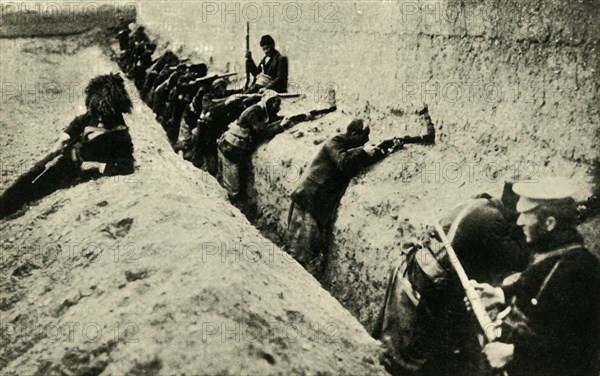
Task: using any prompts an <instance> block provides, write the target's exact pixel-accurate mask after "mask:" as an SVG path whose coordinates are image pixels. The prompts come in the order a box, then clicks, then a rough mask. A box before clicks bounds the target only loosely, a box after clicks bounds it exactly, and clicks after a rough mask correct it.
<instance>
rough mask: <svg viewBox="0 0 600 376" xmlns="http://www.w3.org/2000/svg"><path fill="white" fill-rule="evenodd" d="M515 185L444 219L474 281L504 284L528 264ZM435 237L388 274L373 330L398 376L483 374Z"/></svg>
mask: <svg viewBox="0 0 600 376" xmlns="http://www.w3.org/2000/svg"><path fill="white" fill-rule="evenodd" d="M511 187H512V184H511V183H505V189H504V193H503V196H502V199H501V200H498V199H493V198H492V197H491V196H490V195H487V194H482V195H479V196H477V197H476V198H473V199H469V200H466V201H464V202H462V203H461V204H459V205H458V206H456V207H455V208H454V209H453V210H452V211H451V212H450V213H449V215H448V216H446V217H445V218H444V219H443V220H442V221H441V222H442V226H443V227H444V228H445V230H446V231H447V230H448V229H449V228H451V227H452V226H453V225H454V227H455V228H456V230H455V231H454V236H453V239H452V246H453V248H454V249H455V251H456V253H457V255H458V258H459V260H460V262H461V264H462V265H463V266H464V268H465V271H466V272H467V274H468V275H469V276H470V277H472V278H476V279H479V280H481V281H486V282H489V283H493V284H499V283H500V281H502V279H503V278H504V277H506V276H507V275H508V274H509V273H511V272H515V271H520V270H522V269H524V267H525V265H526V263H527V258H528V252H527V250H526V248H525V244H524V239H522V236H520V235H519V234H518V233H516V232H515V231H514V227H515V226H516V223H515V219H516V218H515V216H514V214H513V212H514V211H515V209H514V202H515V200H514V199H513V194H511V193H512V191H511V190H510V188H511ZM455 222H456V223H455ZM521 235H522V234H521ZM431 238H432V239H431V240H430V241H429V242H426V243H424V244H408V246H407V247H405V249H404V250H403V255H404V257H403V259H402V264H401V265H400V266H398V267H396V268H394V269H393V270H392V272H391V273H390V277H389V280H388V287H387V290H386V296H385V300H384V306H383V309H382V310H381V312H380V315H379V318H378V321H377V323H376V325H375V329H374V333H373V336H374V337H375V338H376V339H380V340H381V341H382V342H383V343H384V345H385V346H386V348H387V351H386V353H385V356H384V358H383V363H384V365H385V366H386V368H387V369H388V371H390V373H392V374H393V375H405V374H411V375H420V376H425V375H432V376H433V375H439V374H448V375H478V374H485V373H487V369H486V367H483V366H482V365H481V364H480V362H479V360H480V359H481V357H480V355H481V354H480V352H481V347H480V345H479V343H478V341H477V334H478V331H477V328H476V327H474V326H473V325H471V324H470V323H471V317H470V316H471V314H470V313H469V312H467V310H466V309H465V307H464V304H463V297H464V291H463V290H462V288H461V286H460V284H459V282H458V280H457V279H456V278H455V276H456V274H455V272H454V270H452V267H451V265H450V264H449V262H451V261H450V260H449V259H448V256H447V254H446V252H445V249H444V247H443V246H442V245H441V243H439V240H438V239H437V238H438V237H437V234H433V235H432V236H431ZM407 286H409V287H408V288H407ZM481 360H483V359H481Z"/></svg>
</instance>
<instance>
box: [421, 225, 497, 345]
mask: <svg viewBox="0 0 600 376" xmlns="http://www.w3.org/2000/svg"><path fill="white" fill-rule="evenodd" d="M433 224H434V226H435V230H436V231H437V233H438V234H439V236H440V239H441V240H442V242H443V244H444V247H445V248H446V251H447V252H448V258H449V260H450V264H451V265H452V267H453V268H454V270H455V271H456V274H457V275H458V279H459V280H460V283H461V285H462V287H463V289H464V290H465V294H466V296H467V299H469V303H470V304H471V309H472V310H473V314H474V315H475V318H476V319H477V322H478V323H479V326H480V327H481V329H482V330H483V334H484V335H485V337H486V339H487V340H488V342H494V341H495V340H496V339H498V336H497V335H496V327H495V326H494V324H493V323H492V320H491V319H490V316H489V315H488V313H487V311H486V310H485V308H484V307H483V304H482V303H481V297H480V296H479V294H478V293H477V291H475V288H474V287H473V286H471V282H469V277H468V276H467V273H466V272H465V269H464V268H463V266H462V264H461V263H460V260H459V259H458V256H457V255H456V252H455V251H454V248H453V247H452V244H451V242H450V240H449V239H448V237H447V236H446V233H445V232H444V229H443V228H442V226H440V224H439V222H438V221H437V220H435V219H433Z"/></svg>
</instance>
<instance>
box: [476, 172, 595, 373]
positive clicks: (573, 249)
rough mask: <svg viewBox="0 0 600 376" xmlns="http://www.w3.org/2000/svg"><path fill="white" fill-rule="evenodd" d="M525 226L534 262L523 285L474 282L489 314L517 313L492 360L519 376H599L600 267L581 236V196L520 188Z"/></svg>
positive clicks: (489, 351) (540, 185)
mask: <svg viewBox="0 0 600 376" xmlns="http://www.w3.org/2000/svg"><path fill="white" fill-rule="evenodd" d="M514 191H515V193H517V194H518V195H519V196H520V198H519V201H518V203H517V211H518V212H519V218H518V220H517V224H518V225H519V226H521V228H522V229H523V233H524V234H525V240H526V242H527V243H528V244H529V246H530V247H531V249H532V252H533V254H532V256H531V258H530V261H529V264H528V266H527V268H526V269H525V271H523V273H522V274H521V275H520V277H519V278H518V279H516V281H515V280H514V279H515V278H513V281H512V283H510V284H505V285H504V286H503V287H498V288H494V287H492V286H490V285H488V284H479V283H476V282H473V284H474V285H475V287H476V288H477V289H478V290H479V292H480V294H481V296H482V300H483V301H484V303H486V306H487V307H488V308H494V307H497V306H500V307H502V306H504V305H507V307H508V308H509V309H510V312H509V313H508V316H507V317H506V319H505V321H504V323H503V324H502V326H501V327H500V329H501V330H502V332H501V336H500V339H499V340H498V341H497V342H492V343H488V344H487V345H486V346H485V348H484V353H485V355H486V357H487V359H488V361H489V363H490V365H491V366H492V367H493V368H495V369H505V370H506V371H508V373H509V374H510V375H511V376H519V375H590V376H592V375H593V376H597V375H598V366H599V364H598V359H599V358H598V355H599V343H598V342H599V341H600V264H599V263H598V260H597V259H596V258H595V257H594V256H593V255H592V254H591V253H590V252H589V251H588V250H587V249H586V248H585V246H584V244H583V239H582V237H581V235H579V233H578V232H577V230H576V228H575V225H576V217H577V205H576V203H575V200H574V199H573V198H572V197H571V195H572V193H573V192H574V191H575V189H574V187H572V186H571V185H570V184H569V183H568V182H566V181H564V180H559V179H547V180H542V181H539V182H537V183H530V182H523V183H518V184H515V186H514Z"/></svg>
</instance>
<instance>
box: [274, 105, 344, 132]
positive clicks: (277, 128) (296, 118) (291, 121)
mask: <svg viewBox="0 0 600 376" xmlns="http://www.w3.org/2000/svg"><path fill="white" fill-rule="evenodd" d="M335 110H337V107H336V106H331V107H328V108H323V109H320V110H311V111H309V112H303V113H299V114H295V115H290V116H286V118H287V119H288V122H287V124H286V125H285V126H282V125H281V122H282V121H283V119H284V118H281V119H278V120H275V121H274V122H271V123H269V124H267V125H265V129H268V130H269V133H270V134H271V136H273V135H276V134H278V133H281V132H283V131H285V130H287V129H290V128H291V127H293V126H294V125H296V124H298V123H301V122H303V121H308V120H313V119H314V118H315V117H317V116H320V115H325V114H328V113H330V112H334V111H335Z"/></svg>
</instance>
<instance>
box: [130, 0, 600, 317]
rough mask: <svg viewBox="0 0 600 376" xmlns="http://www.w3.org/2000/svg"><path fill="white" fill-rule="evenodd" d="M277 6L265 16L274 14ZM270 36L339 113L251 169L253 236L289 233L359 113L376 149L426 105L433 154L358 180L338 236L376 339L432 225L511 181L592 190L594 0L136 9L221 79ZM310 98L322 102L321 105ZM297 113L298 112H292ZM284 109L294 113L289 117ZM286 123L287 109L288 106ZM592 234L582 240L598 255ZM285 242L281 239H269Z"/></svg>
mask: <svg viewBox="0 0 600 376" xmlns="http://www.w3.org/2000/svg"><path fill="white" fill-rule="evenodd" d="M269 4H270V5H269ZM246 20H250V21H254V22H252V23H251V33H252V43H253V44H252V46H251V49H252V51H253V53H254V56H256V57H259V56H260V55H261V54H260V49H259V46H258V39H259V37H260V35H262V34H265V33H269V34H271V35H272V36H273V37H274V38H275V40H276V42H277V43H278V49H279V50H280V51H281V52H282V53H283V54H285V55H287V56H288V57H289V58H290V81H291V82H292V84H291V85H290V86H291V87H290V90H293V91H300V92H303V93H305V94H307V95H308V99H309V100H308V101H306V102H310V103H305V104H304V105H305V106H308V107H310V106H311V105H312V106H314V105H317V106H318V105H320V102H322V100H323V98H324V96H325V95H326V93H327V89H328V88H330V87H333V88H335V89H336V91H337V97H338V100H339V103H340V111H338V113H337V114H335V115H329V116H328V117H325V118H323V119H322V120H321V121H319V122H316V123H314V122H313V123H310V124H303V125H300V126H298V127H297V129H296V132H302V134H303V135H304V136H303V137H301V138H296V137H297V136H296V135H297V133H296V134H294V135H292V134H291V133H290V132H286V133H285V134H282V135H279V136H277V137H276V138H275V139H274V140H273V141H272V142H270V143H269V144H268V145H265V146H263V147H261V148H260V149H259V150H258V152H257V153H256V154H255V156H254V158H253V163H254V174H255V184H254V188H255V193H256V199H257V201H258V204H259V206H260V207H261V209H262V210H263V212H262V217H261V220H260V222H259V224H260V225H261V226H262V227H263V228H269V229H271V230H273V229H275V233H276V235H278V236H280V237H281V235H282V234H283V231H284V229H285V223H286V218H287V208H288V206H289V199H288V197H289V194H290V192H291V191H292V189H293V188H294V186H295V185H296V184H297V181H298V173H299V172H302V171H303V169H304V168H305V166H306V164H307V163H309V162H310V160H311V159H312V157H313V156H314V154H315V153H316V152H317V150H318V148H319V145H320V143H321V142H322V140H323V139H324V138H325V137H327V136H329V135H331V134H333V133H335V132H336V131H337V130H338V129H340V128H343V127H344V126H345V124H346V123H347V121H348V120H349V119H350V117H351V116H355V115H360V116H362V117H365V118H366V119H367V120H369V121H370V122H371V124H372V126H373V127H374V128H375V131H374V132H373V134H372V139H373V140H376V139H378V138H381V137H384V136H390V135H398V134H412V133H414V132H418V129H417V128H415V126H414V122H415V119H414V117H413V116H412V115H410V112H411V111H412V110H414V109H415V108H417V107H419V106H420V105H421V103H423V102H425V103H427V104H428V105H429V108H430V112H431V115H432V118H433V120H434V122H435V123H436V127H437V130H438V144H437V145H436V146H435V147H419V146H410V147H407V149H406V150H405V151H403V152H400V153H397V154H395V155H394V156H392V157H390V158H389V159H387V160H385V161H383V162H382V163H380V164H378V165H377V166H374V167H372V168H370V169H368V170H367V171H364V172H363V173H362V174H361V175H360V176H359V177H357V179H355V180H354V181H353V182H352V184H351V186H350V187H349V189H348V191H347V193H346V195H345V197H344V198H343V200H342V203H341V206H340V209H339V213H338V218H337V222H336V226H335V230H334V239H333V248H332V254H331V257H332V258H331V260H330V265H329V273H328V277H329V278H328V279H329V280H328V281H327V284H328V286H329V288H330V291H331V292H332V293H333V295H334V296H336V297H337V298H338V299H339V300H340V301H341V302H342V303H343V304H344V305H345V306H346V307H347V308H349V309H350V310H351V311H352V312H353V313H354V314H355V315H356V316H357V317H358V318H359V320H360V321H361V322H362V323H363V324H365V325H366V326H367V327H368V328H370V327H371V324H372V319H373V316H374V314H375V312H376V310H377V308H378V307H379V305H380V304H381V300H382V298H383V293H384V282H385V275H386V273H387V269H388V267H389V266H390V264H393V263H394V262H397V261H398V260H399V257H400V255H399V253H398V251H397V250H398V248H399V246H400V245H401V244H402V242H404V241H406V240H407V239H409V238H410V237H412V236H414V235H417V234H418V231H417V230H418V228H419V227H420V226H421V224H422V223H425V222H427V221H428V218H429V217H430V214H437V213H440V212H442V211H444V210H446V209H448V208H449V207H451V206H453V205H454V204H456V203H457V202H459V201H460V200H461V199H464V198H466V197H468V196H469V195H471V194H476V193H481V192H484V191H487V192H489V193H492V194H499V193H500V191H501V183H502V181H503V180H504V179H507V178H515V177H520V178H537V177H541V176H544V175H566V176H569V177H573V178H576V179H579V180H580V181H581V192H579V195H580V196H581V197H584V196H585V195H586V194H587V192H589V189H590V186H591V180H592V179H591V177H590V174H591V172H590V166H591V163H592V162H593V161H594V160H596V159H597V157H598V151H599V147H598V145H599V144H600V143H599V142H598V141H599V137H598V136H599V127H600V113H599V109H598V107H597V103H598V102H599V97H598V85H599V77H600V76H599V73H598V72H599V70H598V68H599V56H598V47H599V46H598V40H600V38H599V36H600V30H599V26H598V25H600V3H598V2H596V1H581V2H578V3H573V2H567V1H541V0H537V1H508V2H501V1H487V0H486V1H481V2H449V1H399V2H387V1H381V2H372V1H370V2H340V3H330V2H316V3H305V2H297V3H295V2H288V3H278V2H274V3H261V2H180V3H178V2H169V3H168V5H166V4H165V3H164V2H142V3H140V7H139V22H140V23H141V24H144V25H145V26H147V27H148V29H149V31H150V32H151V33H152V34H153V35H154V36H155V37H157V38H159V39H160V40H162V41H163V45H166V44H167V43H168V44H170V46H171V47H173V48H174V49H176V50H179V51H180V52H181V53H182V54H185V55H189V56H191V57H192V58H195V59H197V60H201V61H206V62H208V63H211V64H212V66H213V69H214V70H216V71H220V70H226V69H232V70H236V71H238V72H243V66H242V63H243V51H244V48H245V46H244V32H245V21H246ZM315 102H317V103H316V104H314V103H315ZM289 107H290V108H291V107H293V106H291V105H290V106H289ZM284 110H285V109H284ZM288 110H290V111H291V109H288ZM597 229H598V224H597V222H596V223H592V224H588V225H586V226H585V228H583V230H584V232H586V233H587V235H588V236H587V238H588V243H590V245H591V247H592V249H594V250H595V251H596V252H597V251H598V249H599V248H598V239H597V235H596V233H597V232H598V231H597ZM275 237H277V236H275Z"/></svg>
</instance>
